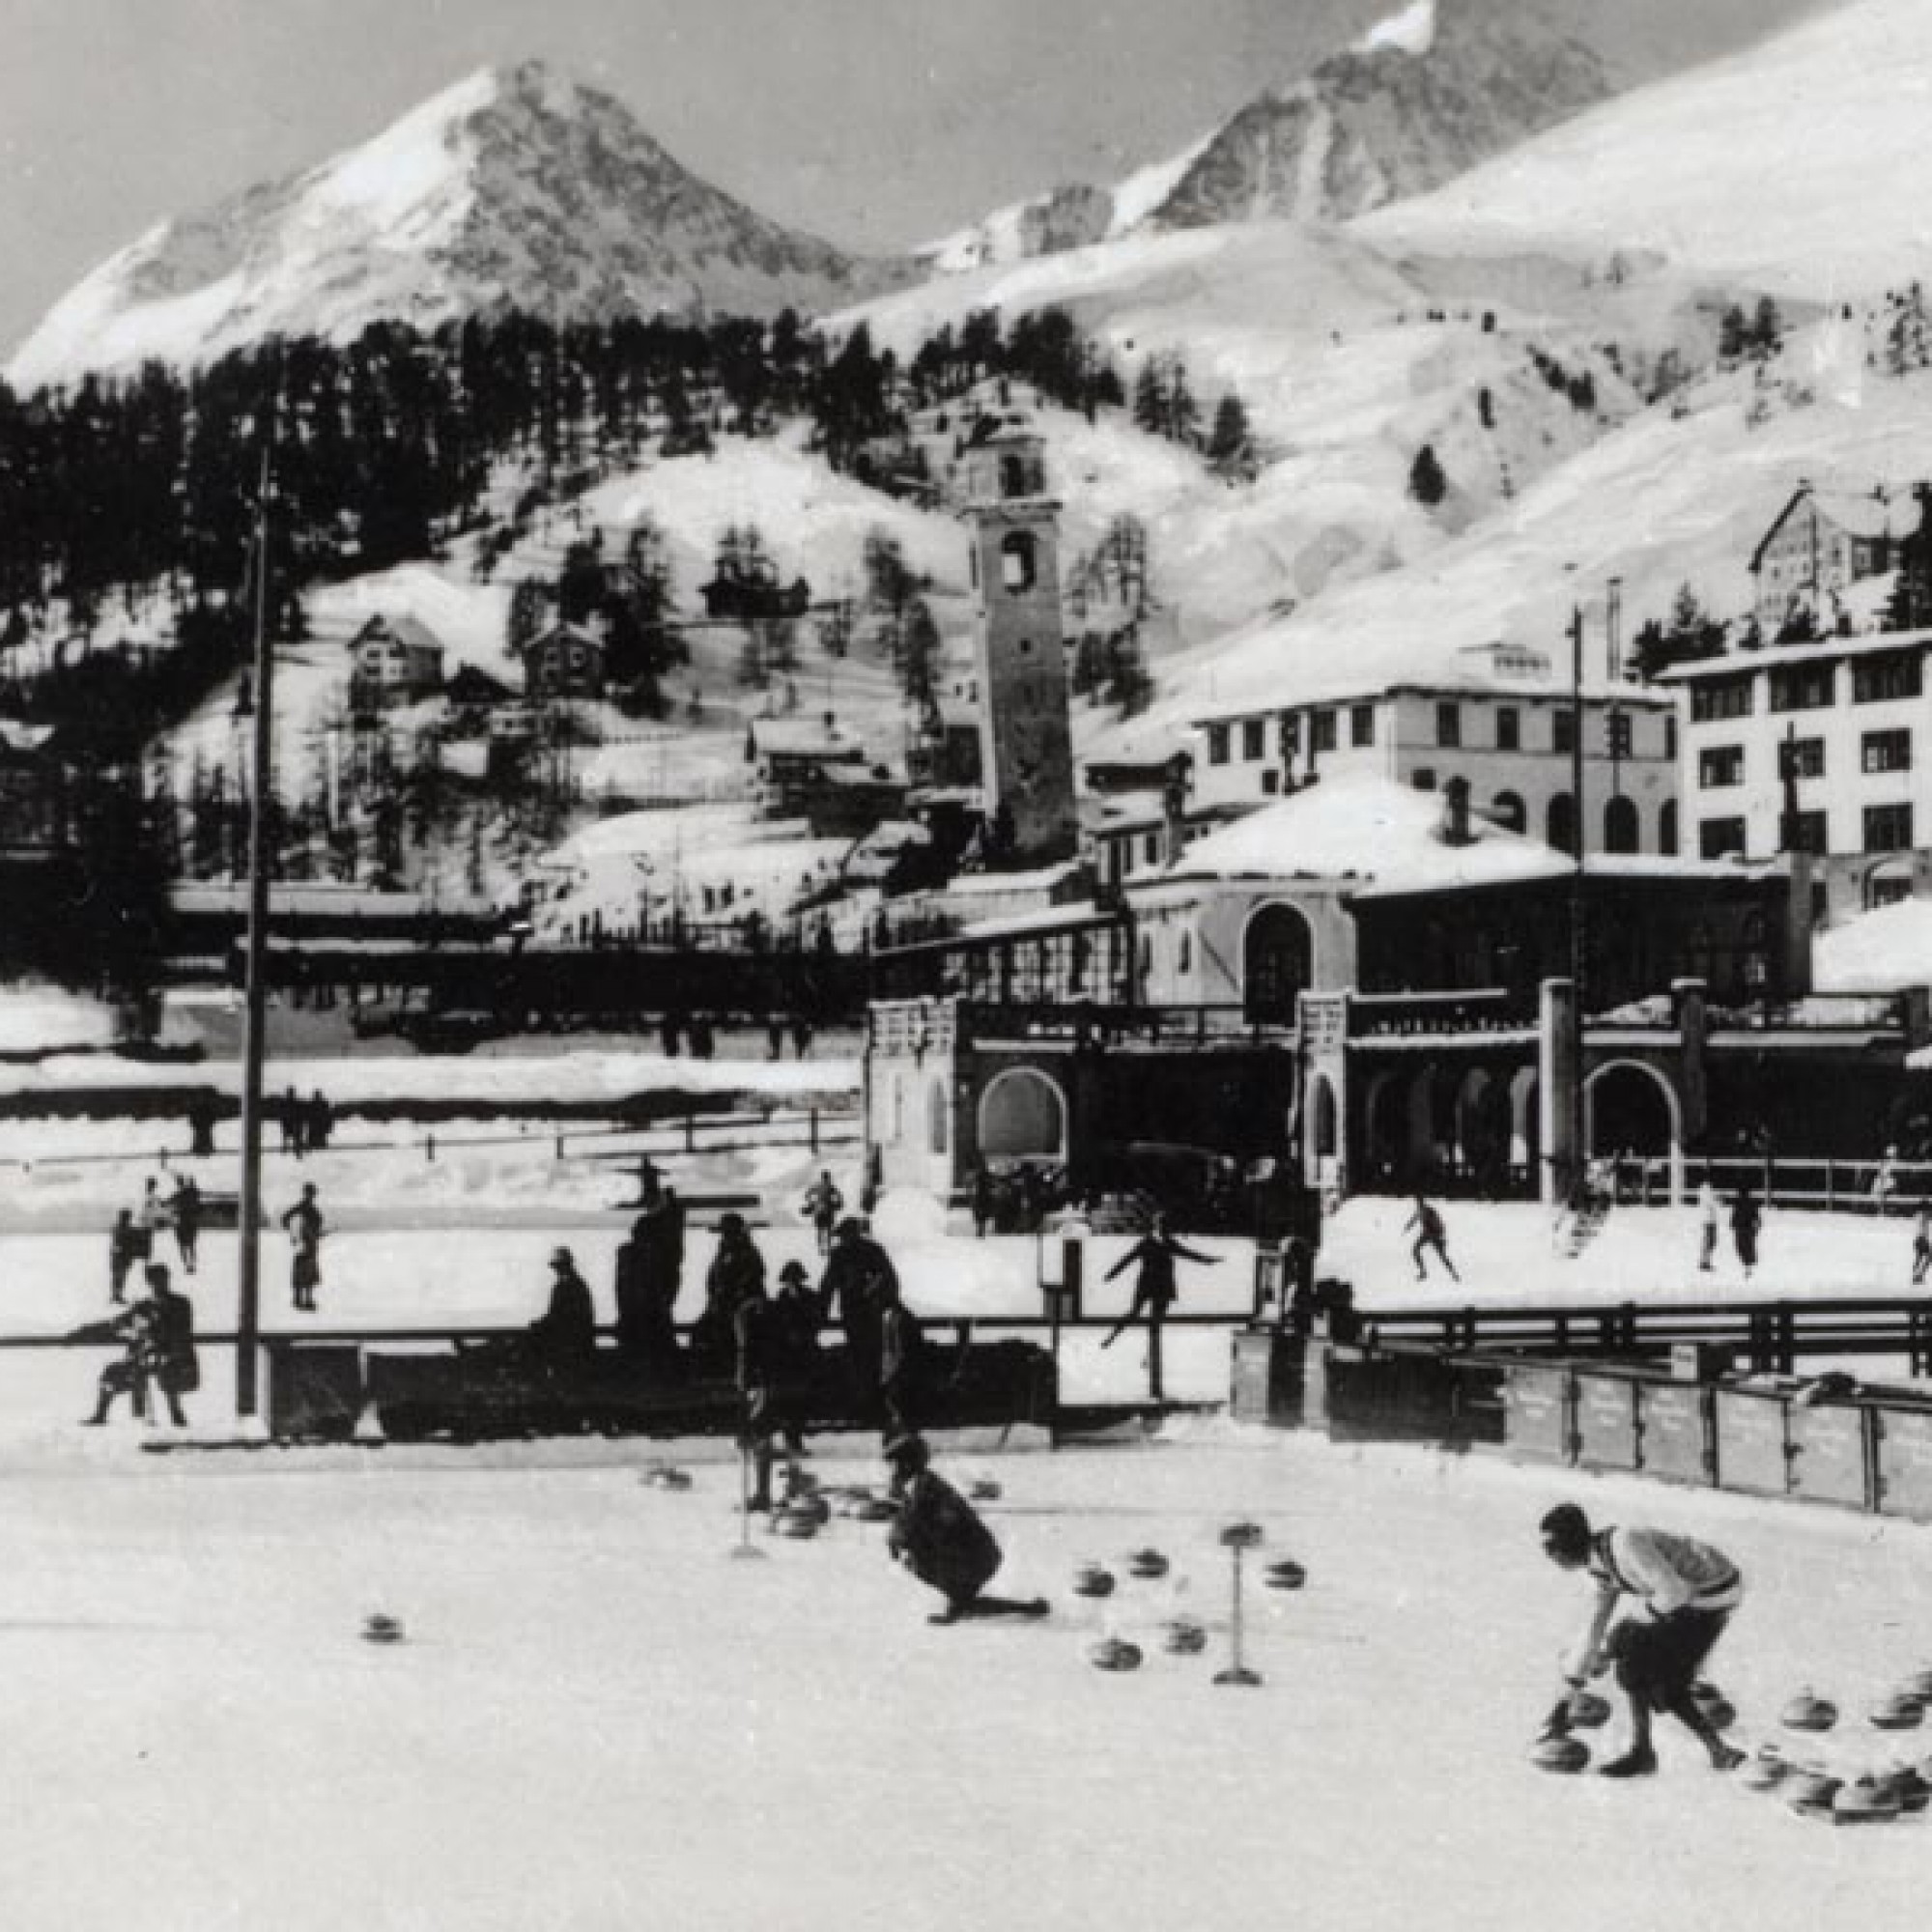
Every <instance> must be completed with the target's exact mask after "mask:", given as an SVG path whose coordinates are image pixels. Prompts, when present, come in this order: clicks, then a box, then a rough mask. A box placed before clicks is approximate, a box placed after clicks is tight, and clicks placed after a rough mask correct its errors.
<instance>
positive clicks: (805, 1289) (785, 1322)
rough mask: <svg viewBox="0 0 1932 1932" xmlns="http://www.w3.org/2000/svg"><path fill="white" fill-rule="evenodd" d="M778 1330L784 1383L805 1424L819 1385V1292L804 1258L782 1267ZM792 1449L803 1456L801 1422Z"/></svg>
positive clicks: (774, 1309)
mask: <svg viewBox="0 0 1932 1932" xmlns="http://www.w3.org/2000/svg"><path fill="white" fill-rule="evenodd" d="M772 1312H773V1315H774V1317H775V1319H776V1325H777V1331H778V1346H779V1361H780V1378H779V1379H780V1383H781V1387H782V1388H783V1389H784V1390H785V1391H786V1393H787V1396H788V1399H789V1401H790V1403H791V1409H792V1414H793V1416H794V1418H795V1425H802V1424H803V1421H804V1417H805V1415H806V1413H807V1411H808V1409H809V1407H810V1403H811V1399H812V1394H813V1391H814V1390H815V1389H816V1388H817V1386H818V1366H819V1361H820V1355H819V1349H818V1330H819V1313H818V1294H817V1292H816V1291H815V1290H814V1289H813V1288H812V1286H811V1274H810V1270H809V1269H808V1268H807V1267H806V1264H804V1263H803V1262H800V1261H790V1262H786V1263H785V1264H784V1265H783V1266H782V1267H781V1268H780V1269H779V1292H778V1294H777V1296H776V1297H775V1298H774V1300H773V1302H772ZM791 1446H792V1453H793V1454H794V1455H796V1456H802V1455H804V1453H805V1449H804V1444H803V1441H802V1438H801V1436H800V1434H799V1426H794V1427H793V1429H792V1432H791Z"/></svg>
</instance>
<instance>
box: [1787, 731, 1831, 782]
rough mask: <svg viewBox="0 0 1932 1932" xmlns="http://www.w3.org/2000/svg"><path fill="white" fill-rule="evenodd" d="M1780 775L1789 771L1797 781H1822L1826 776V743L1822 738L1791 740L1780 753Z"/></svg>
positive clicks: (1788, 740)
mask: <svg viewBox="0 0 1932 1932" xmlns="http://www.w3.org/2000/svg"><path fill="white" fill-rule="evenodd" d="M1778 769H1779V771H1780V773H1782V772H1783V771H1785V770H1786V769H1788V770H1789V771H1790V774H1791V776H1792V777H1793V778H1795V779H1822V778H1823V777H1824V776H1825V741H1824V739H1822V738H1790V739H1787V740H1786V741H1785V744H1784V747H1783V748H1782V749H1781V750H1780V752H1779V753H1778Z"/></svg>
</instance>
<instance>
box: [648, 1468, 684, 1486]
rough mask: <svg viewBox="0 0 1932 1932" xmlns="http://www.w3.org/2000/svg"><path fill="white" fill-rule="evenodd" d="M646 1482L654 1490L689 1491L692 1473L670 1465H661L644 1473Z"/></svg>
mask: <svg viewBox="0 0 1932 1932" xmlns="http://www.w3.org/2000/svg"><path fill="white" fill-rule="evenodd" d="M644 1482H645V1483H646V1484H647V1485H648V1486H649V1487H650V1488H651V1489H654V1490H688V1489H690V1487H691V1472H690V1470H688V1469H680V1468H678V1467H676V1466H675V1465H674V1464H672V1463H656V1464H654V1465H653V1466H652V1467H650V1468H648V1469H646V1470H645V1471H644Z"/></svg>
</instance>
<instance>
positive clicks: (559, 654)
mask: <svg viewBox="0 0 1932 1932" xmlns="http://www.w3.org/2000/svg"><path fill="white" fill-rule="evenodd" d="M605 655H606V650H605V642H604V639H602V638H601V637H599V636H598V634H597V633H596V632H595V631H591V630H587V629H585V628H584V627H583V626H582V625H581V624H553V625H552V626H551V627H550V628H549V630H547V631H540V632H539V633H538V634H537V635H536V636H535V637H534V638H532V639H530V640H529V642H528V643H526V644H525V645H524V646H523V650H522V657H523V661H524V695H525V696H526V697H527V698H529V700H530V701H531V702H532V703H537V702H541V701H542V700H544V699H546V698H553V697H602V696H604V680H605Z"/></svg>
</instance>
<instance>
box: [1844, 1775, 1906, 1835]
mask: <svg viewBox="0 0 1932 1932" xmlns="http://www.w3.org/2000/svg"><path fill="white" fill-rule="evenodd" d="M1900 1808H1901V1807H1900V1804H1899V1802H1898V1794H1897V1792H1895V1791H1893V1790H1892V1789H1891V1787H1890V1785H1889V1784H1888V1783H1886V1782H1885V1781H1884V1780H1883V1779H1881V1778H1876V1777H1861V1778H1860V1779H1859V1780H1858V1782H1857V1783H1856V1784H1841V1785H1839V1787H1838V1789H1837V1793H1836V1795H1835V1796H1834V1797H1833V1800H1832V1821H1833V1824H1837V1825H1889V1824H1890V1823H1891V1821H1892V1820H1893V1819H1894V1818H1896V1817H1897V1816H1898V1814H1899V1810H1900Z"/></svg>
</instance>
